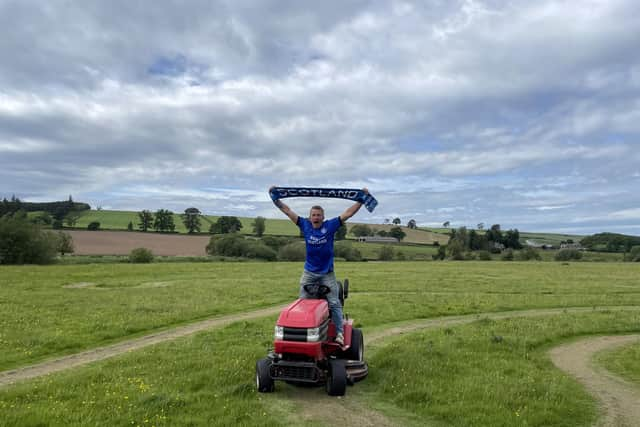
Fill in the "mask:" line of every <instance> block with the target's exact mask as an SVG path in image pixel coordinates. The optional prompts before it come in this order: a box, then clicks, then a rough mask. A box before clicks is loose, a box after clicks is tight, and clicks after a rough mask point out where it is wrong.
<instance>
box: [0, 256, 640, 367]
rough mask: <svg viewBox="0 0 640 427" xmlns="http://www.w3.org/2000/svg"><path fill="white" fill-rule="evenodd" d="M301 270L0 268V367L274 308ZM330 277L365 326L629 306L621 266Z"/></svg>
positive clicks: (415, 266)
mask: <svg viewBox="0 0 640 427" xmlns="http://www.w3.org/2000/svg"><path fill="white" fill-rule="evenodd" d="M301 271H302V263H224V262H220V263H202V262H199V263H159V264H149V265H140V264H89V265H69V266H65V265H59V266H47V267H34V266H22V267H0V302H2V304H0V319H1V321H2V336H1V337H0V368H2V369H7V368H10V367H15V366H20V365H24V364H26V363H31V362H33V361H36V360H40V359H42V358H45V357H50V356H52V355H59V354H68V353H72V352H77V351H79V350H82V349H86V348H91V347H94V346H97V345H102V344H105V343H109V342H113V341H117V340H120V339H122V338H125V337H130V336H133V335H139V334H142V333H146V332H150V331H152V330H155V329H158V328H165V327H169V326H171V325H176V324H181V323H184V322H188V321H194V320H198V319H202V318H204V317H211V316H216V315H224V314H229V313H233V312H240V311H247V310H250V309H253V308H258V307H264V306H268V305H273V304H278V303H284V302H287V301H289V300H291V299H292V298H294V297H295V296H296V295H297V286H298V280H299V277H300V274H301ZM336 271H337V274H338V276H339V277H340V278H343V277H349V278H350V280H351V283H352V286H351V288H352V298H351V299H350V300H348V306H347V311H348V312H349V313H350V314H352V315H354V316H356V319H357V321H358V322H361V323H362V324H364V325H368V326H374V325H377V324H379V323H381V322H382V323H385V322H392V321H402V320H409V319H413V318H427V317H433V316H441V315H447V314H461V313H474V312H482V311H500V310H512V309H518V308H523V307H562V306H572V305H574V306H575V305H581V306H596V305H597V306H602V305H631V304H640V284H638V282H637V279H636V278H637V274H638V266H637V265H636V264H633V263H620V264H617V263H606V264H604V263H571V264H569V265H562V264H560V263H535V262H529V263H518V262H513V263H503V262H473V261H468V262H438V263H435V262H429V263H426V262H425V263H421V262H402V263H399V262H386V263H337V264H336ZM68 285H79V286H84V287H78V288H65V286H68ZM390 301H393V302H394V303H393V304H390V303H389V302H390Z"/></svg>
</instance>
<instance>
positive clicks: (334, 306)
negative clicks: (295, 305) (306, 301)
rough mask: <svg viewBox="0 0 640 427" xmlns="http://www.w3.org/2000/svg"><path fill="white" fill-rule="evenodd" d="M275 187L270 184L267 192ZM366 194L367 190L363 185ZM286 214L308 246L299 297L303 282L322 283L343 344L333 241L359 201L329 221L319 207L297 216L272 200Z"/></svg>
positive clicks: (280, 202) (338, 338) (338, 337)
mask: <svg viewBox="0 0 640 427" xmlns="http://www.w3.org/2000/svg"><path fill="white" fill-rule="evenodd" d="M274 188H275V187H271V189H269V192H271V190H273V189H274ZM362 191H364V193H365V194H368V193H369V190H367V189H366V188H363V189H362ZM273 203H274V204H275V205H276V206H277V207H278V209H280V210H281V211H282V212H283V213H284V214H285V215H286V216H288V217H289V219H291V221H293V222H294V223H295V224H296V225H297V226H298V228H300V231H301V232H302V234H303V235H304V240H305V242H306V246H307V257H306V261H305V263H304V271H303V272H302V277H301V278H300V298H309V297H310V295H309V294H308V293H307V291H305V289H304V286H305V285H325V286H327V287H328V288H329V289H330V290H331V291H330V292H329V293H328V294H327V302H328V303H329V311H330V312H331V320H332V321H333V324H334V325H335V326H336V338H335V341H336V342H337V343H338V344H340V345H344V328H343V325H342V306H341V305H340V299H339V296H338V294H339V289H338V284H337V283H336V275H335V272H334V271H333V241H334V237H335V234H336V231H338V228H340V226H341V225H343V224H344V223H345V222H346V221H347V220H348V219H349V218H351V217H352V216H354V215H355V214H356V212H358V210H360V207H362V203H361V202H356V203H355V204H354V205H353V206H351V207H349V208H347V210H345V211H344V212H343V213H342V214H341V215H340V216H338V217H336V218H332V219H329V220H326V221H325V219H324V209H322V207H321V206H317V205H316V206H313V207H311V210H310V212H309V219H307V218H302V217H301V216H298V214H296V213H295V212H294V211H292V210H291V208H290V207H289V206H287V205H285V204H284V203H282V201H281V200H279V199H278V200H275V201H274V202H273Z"/></svg>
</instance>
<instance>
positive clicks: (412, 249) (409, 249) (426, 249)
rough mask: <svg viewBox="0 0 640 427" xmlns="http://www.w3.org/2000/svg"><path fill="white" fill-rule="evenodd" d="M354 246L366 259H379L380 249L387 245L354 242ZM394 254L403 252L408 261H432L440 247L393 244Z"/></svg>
mask: <svg viewBox="0 0 640 427" xmlns="http://www.w3.org/2000/svg"><path fill="white" fill-rule="evenodd" d="M352 245H353V247H354V248H356V249H358V251H360V253H361V254H362V257H363V258H364V259H368V260H377V259H378V258H379V256H380V249H381V248H382V247H383V246H385V244H383V243H362V242H352ZM391 246H392V247H393V253H394V256H396V257H397V256H398V254H399V253H402V254H403V255H404V257H405V259H406V260H408V261H430V260H431V259H432V258H431V256H432V255H433V254H435V253H436V252H437V251H438V248H436V247H434V246H430V245H412V244H404V243H399V244H393V245H391Z"/></svg>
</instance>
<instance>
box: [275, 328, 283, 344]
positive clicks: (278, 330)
mask: <svg viewBox="0 0 640 427" xmlns="http://www.w3.org/2000/svg"><path fill="white" fill-rule="evenodd" d="M275 335H276V339H277V340H283V339H284V326H278V325H276V334H275Z"/></svg>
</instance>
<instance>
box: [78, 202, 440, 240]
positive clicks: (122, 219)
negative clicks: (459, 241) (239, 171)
mask: <svg viewBox="0 0 640 427" xmlns="http://www.w3.org/2000/svg"><path fill="white" fill-rule="evenodd" d="M180 215H181V213H174V216H173V222H174V224H175V225H176V232H177V233H186V232H187V230H186V228H185V227H184V224H183V223H182V218H181V216H180ZM218 218H219V216H214V215H203V216H202V221H201V232H202V233H207V232H208V231H209V227H210V225H211V224H213V223H215V222H216V221H217V220H218ZM238 219H239V220H240V222H241V223H242V229H241V230H240V232H241V233H243V234H253V221H254V220H255V218H248V217H238ZM91 222H99V223H100V229H101V230H122V231H125V230H127V226H128V224H129V222H131V223H132V224H133V228H134V230H138V223H139V222H140V219H139V217H138V212H134V211H109V210H87V211H84V212H82V213H81V214H80V217H79V218H78V220H77V222H76V226H75V228H79V229H86V228H87V226H88V225H89V224H90V223H91ZM356 224H358V223H357V222H351V221H350V222H348V223H347V230H349V229H350V228H351V227H352V226H354V225H356ZM367 225H368V226H369V227H371V228H372V229H374V230H375V231H379V230H385V231H389V230H390V229H391V227H395V226H394V225H391V224H367ZM265 226H266V227H265V234H267V235H276V236H298V235H299V234H300V232H299V230H298V227H296V226H295V224H293V223H292V222H291V221H289V220H288V219H273V218H267V220H266V222H265ZM402 230H403V231H404V232H405V233H406V234H407V236H406V237H405V239H404V240H403V242H406V243H417V244H429V245H430V244H433V242H438V243H440V244H445V243H447V241H448V239H449V236H447V235H445V234H439V233H433V232H431V231H426V230H420V229H410V228H408V227H402ZM348 237H350V238H353V236H351V235H348Z"/></svg>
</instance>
